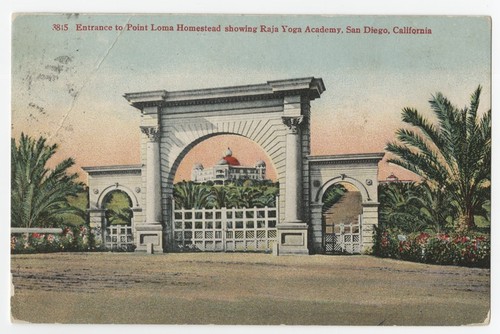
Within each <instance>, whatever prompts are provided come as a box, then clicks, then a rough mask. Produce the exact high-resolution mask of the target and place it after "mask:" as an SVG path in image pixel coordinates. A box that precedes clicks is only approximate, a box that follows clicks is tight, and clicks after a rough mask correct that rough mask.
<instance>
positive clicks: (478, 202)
mask: <svg viewBox="0 0 500 334" xmlns="http://www.w3.org/2000/svg"><path fill="white" fill-rule="evenodd" d="M480 94H481V86H479V87H478V88H477V89H476V90H475V91H474V93H473V94H472V95H471V98H470V106H469V107H464V108H462V109H458V108H457V107H455V106H453V105H452V104H451V102H450V101H448V99H447V98H446V97H444V96H443V95H442V94H441V93H437V94H436V95H435V96H433V97H432V99H431V100H430V101H429V103H430V105H431V109H432V111H433V112H434V114H435V116H436V117H437V120H438V124H437V126H435V125H433V124H432V123H431V122H429V121H428V120H427V119H425V118H424V117H423V116H422V115H421V114H420V113H419V112H418V111H417V110H415V109H412V108H404V109H403V113H402V116H403V121H404V122H405V123H407V124H408V125H410V126H411V127H410V128H403V129H399V130H398V131H397V139H398V141H399V143H389V144H388V145H387V147H386V150H387V151H388V152H390V153H392V154H393V155H394V156H395V158H392V159H389V160H388V162H390V163H394V164H397V165H399V166H401V167H404V168H406V169H408V170H410V171H412V172H414V173H416V174H417V175H419V176H421V177H422V178H423V180H424V183H426V184H427V185H428V187H429V189H430V190H432V191H433V192H434V195H442V194H444V193H446V194H448V195H449V197H450V198H449V202H448V204H449V205H451V206H453V207H454V208H455V209H456V210H457V211H458V217H457V228H458V229H459V230H461V231H464V232H465V231H467V230H469V229H470V228H473V227H474V215H475V213H476V212H478V211H480V210H481V208H482V206H483V205H484V204H485V202H486V201H487V200H489V198H490V185H491V181H490V180H491V110H488V111H487V112H485V113H484V114H483V115H482V116H481V117H479V116H478V115H477V113H478V107H479V97H480ZM436 218H437V219H439V218H438V217H436Z"/></svg>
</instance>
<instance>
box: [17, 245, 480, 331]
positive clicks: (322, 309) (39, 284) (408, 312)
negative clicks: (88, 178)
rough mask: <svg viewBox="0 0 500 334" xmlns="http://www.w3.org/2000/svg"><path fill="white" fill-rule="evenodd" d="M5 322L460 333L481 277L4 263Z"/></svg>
mask: <svg viewBox="0 0 500 334" xmlns="http://www.w3.org/2000/svg"><path fill="white" fill-rule="evenodd" d="M11 270H12V279H13V285H14V295H13V297H12V300H11V312H12V316H13V318H15V319H17V320H22V321H28V322H37V323H38V322H47V323H55V322H57V323H142V324H261V325H268V324H269V325H270V324H274V325H276V324H288V325H299V324H300V325H313V324H314V325H463V324H471V323H482V322H484V321H485V319H486V317H487V314H488V311H489V308H490V270H489V269H477V268H462V267H453V266H437V265H425V264H419V263H411V262H403V261H395V260H390V259H379V258H375V257H371V256H320V255H317V256H295V257H286V256H280V257H275V256H272V255H265V254H242V253H235V254H232V253H190V254H188V253H185V254H155V255H147V254H140V253H56V254H34V255H12V256H11Z"/></svg>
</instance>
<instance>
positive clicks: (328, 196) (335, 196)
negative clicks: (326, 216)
mask: <svg viewBox="0 0 500 334" xmlns="http://www.w3.org/2000/svg"><path fill="white" fill-rule="evenodd" d="M346 192H347V189H346V188H345V187H344V186H343V185H342V184H340V183H337V184H334V185H333V186H331V187H329V188H328V189H327V190H326V191H325V193H324V194H323V199H322V201H323V213H324V212H326V211H328V210H329V209H330V208H331V207H332V206H333V205H334V204H335V203H337V202H338V201H339V200H340V199H341V198H342V196H344V194H345V193H346Z"/></svg>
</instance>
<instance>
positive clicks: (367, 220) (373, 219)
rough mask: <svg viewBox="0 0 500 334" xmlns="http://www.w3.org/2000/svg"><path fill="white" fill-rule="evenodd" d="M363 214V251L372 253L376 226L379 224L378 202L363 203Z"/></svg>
mask: <svg viewBox="0 0 500 334" xmlns="http://www.w3.org/2000/svg"><path fill="white" fill-rule="evenodd" d="M362 205H363V216H362V219H363V220H362V221H361V234H362V235H361V242H362V244H361V253H363V254H370V253H371V252H372V249H373V236H374V235H375V227H376V226H378V206H379V203H378V202H366V203H363V204H362Z"/></svg>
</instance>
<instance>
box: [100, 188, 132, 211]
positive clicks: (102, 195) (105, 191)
mask: <svg viewBox="0 0 500 334" xmlns="http://www.w3.org/2000/svg"><path fill="white" fill-rule="evenodd" d="M117 190H118V191H123V192H124V193H126V194H127V196H128V197H129V198H130V200H131V201H132V207H131V209H133V208H136V207H139V206H140V205H139V200H138V199H137V197H136V196H135V194H134V192H133V191H132V190H131V189H130V188H128V187H126V186H123V185H121V184H114V185H111V186H108V187H106V188H104V189H103V190H102V191H101V193H100V194H99V197H98V198H97V207H98V208H102V207H103V201H104V199H105V198H106V196H107V195H108V194H110V193H112V192H113V191H117Z"/></svg>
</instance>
